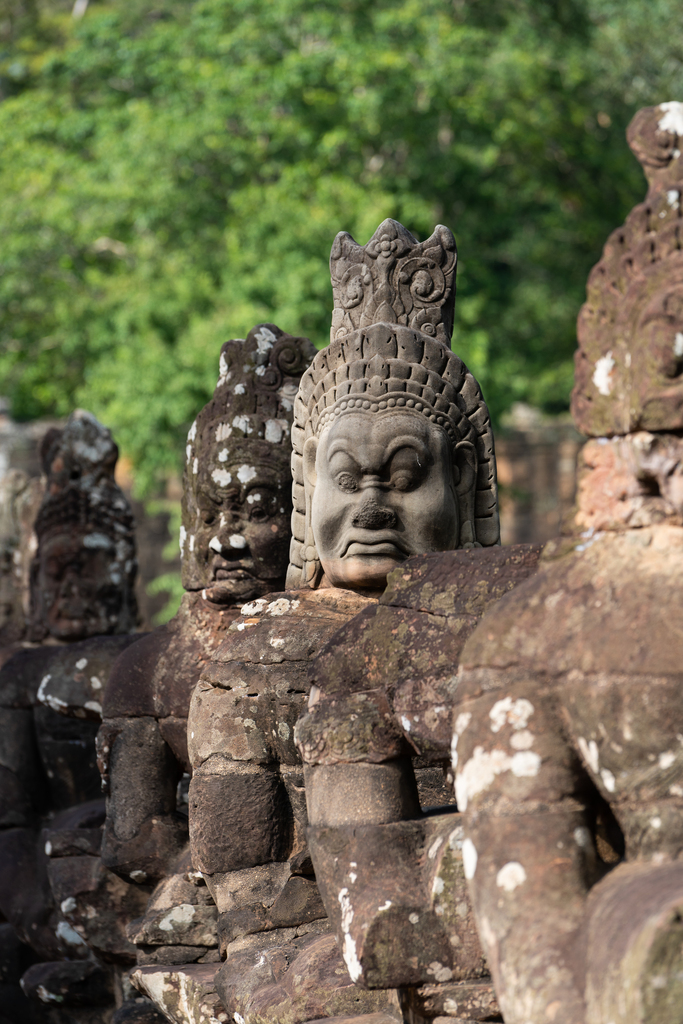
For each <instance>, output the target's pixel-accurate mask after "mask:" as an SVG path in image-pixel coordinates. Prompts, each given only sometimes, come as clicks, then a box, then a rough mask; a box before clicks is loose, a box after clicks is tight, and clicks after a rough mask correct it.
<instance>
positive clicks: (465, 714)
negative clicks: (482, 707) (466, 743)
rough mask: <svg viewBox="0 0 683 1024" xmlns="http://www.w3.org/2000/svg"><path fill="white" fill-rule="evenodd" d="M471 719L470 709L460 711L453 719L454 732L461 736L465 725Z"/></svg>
mask: <svg viewBox="0 0 683 1024" xmlns="http://www.w3.org/2000/svg"><path fill="white" fill-rule="evenodd" d="M471 721H472V712H471V711H461V712H460V714H459V715H458V717H457V718H456V720H455V732H456V735H457V736H462V734H463V733H464V731H465V729H466V728H467V726H468V725H469V724H470V722H471Z"/></svg>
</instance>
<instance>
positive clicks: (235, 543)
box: [228, 533, 247, 550]
mask: <svg viewBox="0 0 683 1024" xmlns="http://www.w3.org/2000/svg"><path fill="white" fill-rule="evenodd" d="M228 543H229V544H230V547H231V548H237V549H238V550H241V549H242V548H246V546H247V541H246V538H245V537H243V536H242V534H241V533H231V534H230V536H229V537H228Z"/></svg>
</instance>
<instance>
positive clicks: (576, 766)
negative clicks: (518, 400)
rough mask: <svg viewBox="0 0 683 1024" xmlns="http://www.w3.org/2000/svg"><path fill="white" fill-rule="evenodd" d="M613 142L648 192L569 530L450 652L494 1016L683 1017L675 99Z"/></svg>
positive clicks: (597, 297) (682, 495)
mask: <svg viewBox="0 0 683 1024" xmlns="http://www.w3.org/2000/svg"><path fill="white" fill-rule="evenodd" d="M628 138H629V142H630V144H631V146H632V148H633V150H634V152H635V153H636V155H637V156H638V158H639V159H640V160H641V163H642V164H643V166H644V168H645V172H646V174H647V177H648V181H649V186H650V187H649V191H648V195H647V198H646V201H645V203H643V204H641V205H639V206H638V207H636V208H635V210H633V212H632V213H631V214H630V215H629V217H628V218H627V221H626V224H625V226H624V227H623V228H622V229H620V230H619V231H617V232H615V233H614V234H613V235H612V236H611V238H610V239H609V240H608V242H607V245H606V247H605V251H604V254H603V258H602V260H601V261H600V263H599V264H598V266H597V267H596V268H595V270H594V271H593V272H592V274H591V277H590V279H589V284H588V301H587V303H586V305H585V306H584V308H583V310H582V311H581V315H580V317H579V343H580V348H579V353H578V355H577V378H576V388H575V391H574V395H573V409H574V415H575V418H576V421H577V424H578V425H579V427H580V428H581V429H582V430H584V431H585V432H587V433H589V434H590V435H592V437H593V438H594V439H593V440H591V441H589V442H588V444H587V445H586V447H585V450H584V455H583V467H582V473H581V479H580V489H579V499H578V511H577V516H576V521H577V524H578V529H579V530H581V529H582V528H583V529H582V532H581V534H580V535H579V536H575V537H571V538H570V537H568V538H565V539H562V540H559V541H557V542H551V543H550V544H549V545H548V546H547V547H546V549H545V552H544V555H543V559H542V563H541V569H540V571H539V573H538V574H537V575H536V576H535V577H534V578H533V579H531V580H529V581H527V582H526V583H524V584H522V585H521V586H520V587H519V588H517V589H516V590H515V591H514V593H512V594H510V595H509V596H507V597H505V598H503V599H502V600H501V601H500V602H499V604H498V605H497V606H496V609H495V612H494V613H493V614H489V615H487V616H485V617H484V619H483V621H482V623H481V625H480V626H479V628H478V629H477V630H476V632H475V633H474V634H473V636H472V637H471V638H470V640H469V641H468V643H467V645H466V647H465V649H464V651H463V653H462V656H461V677H460V682H459V686H458V690H457V706H456V709H455V732H454V738H453V744H454V765H455V766H456V794H457V800H458V806H459V807H460V809H461V810H462V811H463V812H464V819H465V840H464V846H463V854H464V865H465V874H466V876H467V878H468V880H469V890H470V894H471V897H472V902H473V907H474V912H475V916H476V920H477V924H478V928H479V934H480V936H481V940H482V944H483V946H484V949H485V952H486V954H487V957H488V960H489V964H490V966H491V970H492V973H493V978H494V981H495V986H496V992H497V995H498V999H499V1001H500V1005H501V1007H502V1010H503V1013H504V1015H505V1021H506V1024H522V1022H524V1024H527V1022H530V1024H541V1022H543V1024H545V1022H547V1021H553V1022H554V1024H636V1022H645V1021H652V1022H654V1021H674V1020H679V1019H680V1014H681V1011H680V1006H681V995H682V994H683V993H682V990H681V974H680V950H681V932H680V928H681V926H680V908H681V905H682V904H683V867H682V863H681V853H682V850H683V837H682V835H681V820H683V819H682V814H681V812H682V810H683V804H682V800H683V748H682V744H683V704H682V703H681V695H680V686H681V665H683V643H682V641H681V637H680V630H679V629H678V626H677V623H678V621H679V619H680V613H681V612H682V611H683V600H682V591H681V573H682V571H683V526H682V522H683V520H682V518H681V517H682V515H683V490H682V489H681V479H682V476H683V441H682V440H681V437H680V430H681V426H682V425H683V424H682V421H681V408H682V406H681V397H680V396H681V395H683V390H682V389H681V382H680V372H681V370H683V362H681V360H682V359H683V315H682V313H683V305H682V299H681V296H683V285H682V284H681V282H683V253H682V252H681V249H680V241H679V240H678V239H679V234H680V231H681V192H683V162H682V161H681V158H680V150H681V146H682V145H683V104H680V103H664V104H661V105H660V106H659V107H651V108H648V109H646V110H642V111H640V112H639V113H638V114H637V115H636V117H635V118H634V120H633V122H632V123H631V126H630V128H629V134H628ZM679 349H680V352H679ZM605 435H607V436H605Z"/></svg>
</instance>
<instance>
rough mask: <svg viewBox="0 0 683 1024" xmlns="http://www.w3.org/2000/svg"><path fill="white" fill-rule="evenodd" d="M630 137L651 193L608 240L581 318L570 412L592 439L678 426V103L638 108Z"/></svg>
mask: <svg viewBox="0 0 683 1024" xmlns="http://www.w3.org/2000/svg"><path fill="white" fill-rule="evenodd" d="M627 138H628V142H629V145H630V147H631V149H632V150H633V152H634V153H635V155H636V156H637V157H638V159H639V160H640V162H641V164H642V166H643V170H644V171H645V175H646V177H647V180H648V186H649V188H648V193H647V196H646V198H645V201H644V202H643V203H639V204H638V206H636V207H634V209H633V210H632V211H631V213H630V214H629V215H628V217H627V218H626V222H625V224H623V225H622V227H620V228H617V230H616V231H614V232H612V234H611V235H610V237H609V238H608V240H607V242H606V244H605V248H604V250H603V254H602V258H601V260H600V262H599V263H598V264H597V265H596V266H595V267H594V268H593V270H592V271H591V274H590V277H589V278H588V286H587V298H586V302H585V304H584V306H583V307H582V309H581V313H580V314H579V321H578V338H579V348H578V351H577V353H576V386H575V388H574V393H573V397H572V411H573V414H574V419H575V422H576V425H577V427H578V428H579V430H580V431H582V433H584V434H588V435H589V436H593V437H599V436H607V437H609V436H612V435H619V436H623V435H625V434H628V433H632V432H635V431H638V430H649V431H666V430H680V429H681V428H682V427H683V384H682V383H681V373H682V372H683V251H681V245H682V242H683V238H682V236H681V195H682V193H683V160H682V159H681V149H680V142H681V138H683V123H682V122H681V105H680V103H676V102H673V103H662V104H660V105H659V106H658V107H646V108H645V109H644V110H641V111H639V112H638V113H637V114H636V116H635V117H634V118H633V120H632V122H631V124H630V125H629V128H628V133H627Z"/></svg>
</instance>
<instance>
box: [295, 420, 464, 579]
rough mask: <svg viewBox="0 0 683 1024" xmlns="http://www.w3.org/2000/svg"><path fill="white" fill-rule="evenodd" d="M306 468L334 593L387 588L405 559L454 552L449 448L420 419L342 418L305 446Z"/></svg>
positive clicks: (456, 521)
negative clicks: (389, 576)
mask: <svg viewBox="0 0 683 1024" xmlns="http://www.w3.org/2000/svg"><path fill="white" fill-rule="evenodd" d="M304 467H305V472H304V479H305V486H306V489H307V492H308V496H309V498H310V508H311V525H312V528H313V536H314V539H315V544H316V548H317V552H318V556H319V558H320V561H321V563H322V566H323V570H324V572H325V576H326V578H327V580H328V581H329V582H330V583H331V584H333V585H334V586H338V587H348V588H356V587H384V586H385V584H386V578H387V573H389V572H391V570H392V569H395V568H396V566H397V565H398V564H399V563H400V562H402V561H404V559H406V558H408V557H409V556H410V555H416V554H422V553H426V552H428V551H447V550H450V549H452V548H455V547H456V546H457V544H458V538H459V515H458V495H457V492H456V487H455V483H456V479H455V478H454V467H453V465H452V462H451V452H450V443H449V440H448V437H447V435H446V434H445V433H444V431H443V430H441V429H440V428H439V427H437V426H436V425H435V424H433V423H431V422H430V421H429V420H427V419H426V418H425V417H424V416H422V415H420V414H419V413H415V412H411V411H409V410H400V411H396V410H393V409H391V410H387V411H386V412H357V411H348V412H343V413H341V415H339V416H338V417H337V418H336V419H335V420H334V421H333V423H332V424H331V426H330V427H328V428H327V429H326V430H325V431H324V432H323V434H322V436H321V437H320V439H319V440H318V439H316V438H310V439H309V440H308V441H307V442H306V445H305V446H304ZM457 474H458V470H457V469H456V477H457Z"/></svg>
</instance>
